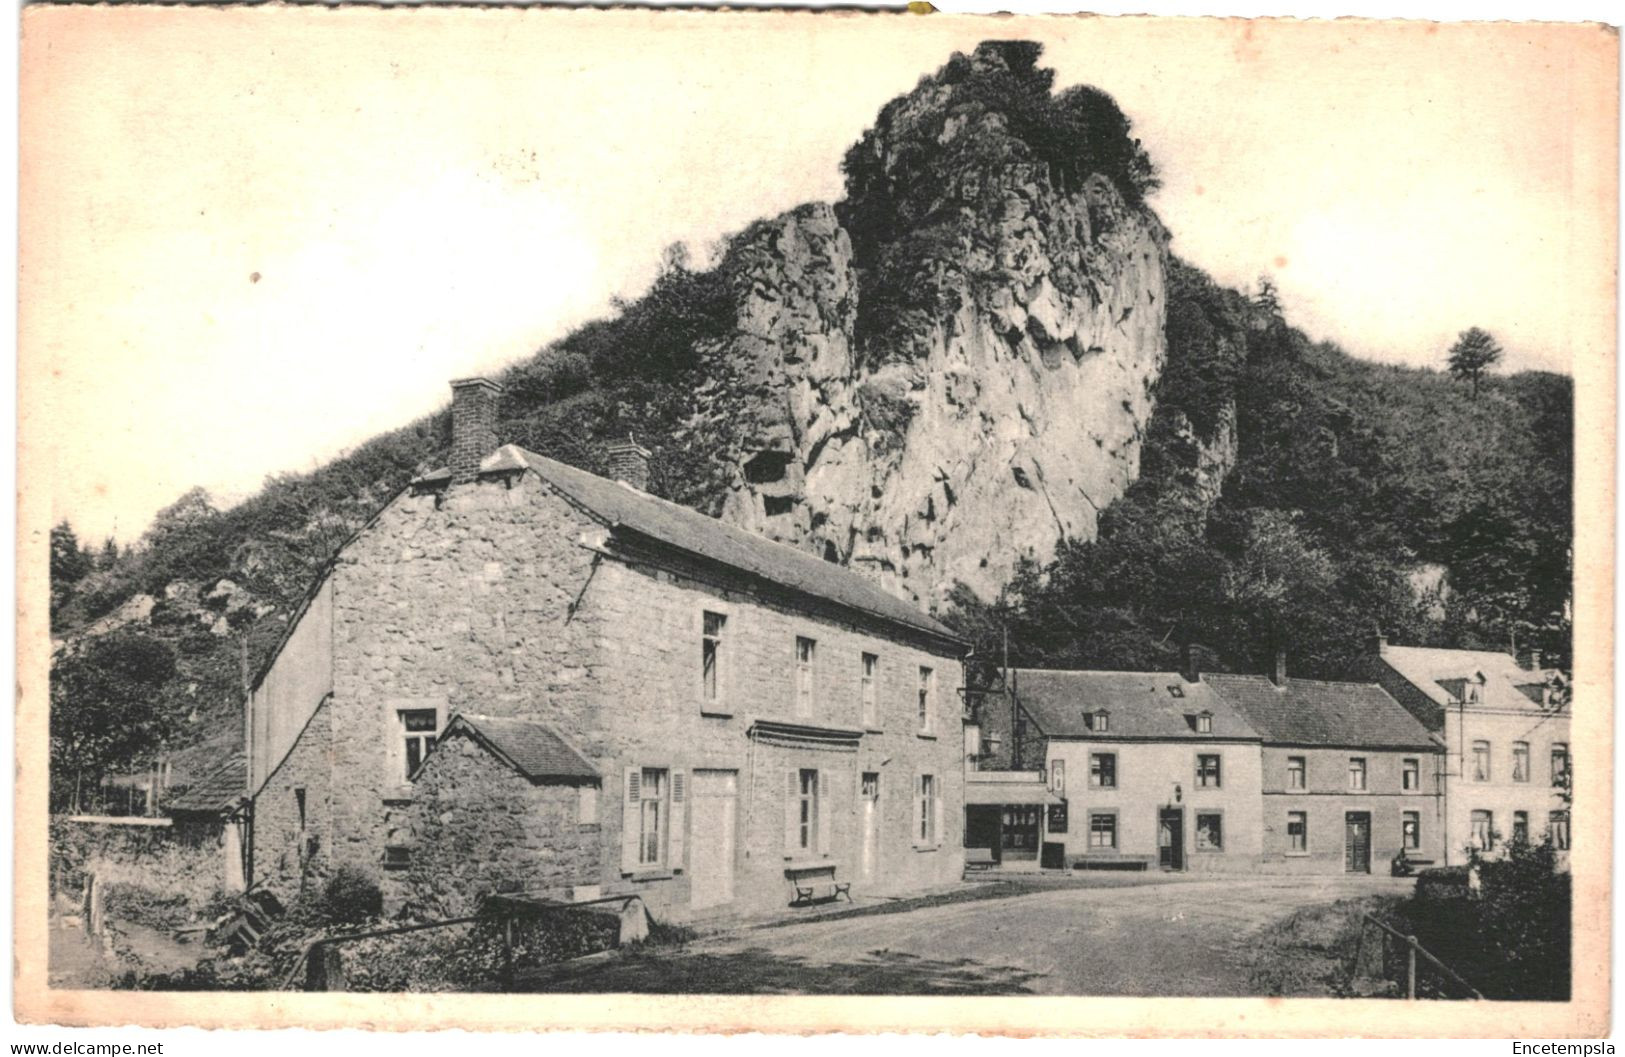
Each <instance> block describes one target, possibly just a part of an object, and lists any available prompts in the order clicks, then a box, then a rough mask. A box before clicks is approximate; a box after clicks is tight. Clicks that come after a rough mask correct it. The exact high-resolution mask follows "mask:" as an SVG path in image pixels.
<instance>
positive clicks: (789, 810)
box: [784, 767, 801, 858]
mask: <svg viewBox="0 0 1625 1057" xmlns="http://www.w3.org/2000/svg"><path fill="white" fill-rule="evenodd" d="M784 774H785V778H786V779H787V780H786V782H785V785H784V855H785V858H794V857H795V855H796V853H797V852H798V851H800V850H801V812H800V800H799V793H800V789H799V788H798V782H799V781H800V778H801V776H800V775H799V774H798V773H797V772H796V769H795V768H794V767H792V768H790V769H789V770H788V771H786V772H784Z"/></svg>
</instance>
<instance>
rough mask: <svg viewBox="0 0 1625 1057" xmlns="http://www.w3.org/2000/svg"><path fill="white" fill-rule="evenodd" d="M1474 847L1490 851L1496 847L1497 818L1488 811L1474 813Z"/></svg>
mask: <svg viewBox="0 0 1625 1057" xmlns="http://www.w3.org/2000/svg"><path fill="white" fill-rule="evenodd" d="M1470 832H1471V833H1472V840H1473V847H1475V848H1477V849H1478V850H1479V851H1489V850H1490V849H1491V848H1493V847H1495V816H1494V815H1491V814H1490V813H1489V812H1488V811H1474V812H1473V816H1472V829H1471V830H1470Z"/></svg>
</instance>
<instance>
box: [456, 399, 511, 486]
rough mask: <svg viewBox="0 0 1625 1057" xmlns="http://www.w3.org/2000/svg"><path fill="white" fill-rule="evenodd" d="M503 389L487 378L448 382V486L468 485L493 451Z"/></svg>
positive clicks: (475, 477)
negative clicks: (449, 474) (481, 463)
mask: <svg viewBox="0 0 1625 1057" xmlns="http://www.w3.org/2000/svg"><path fill="white" fill-rule="evenodd" d="M501 399H502V386H500V385H498V384H497V383H496V382H493V381H491V380H490V379H489V378H459V379H457V380H456V381H455V382H452V383H451V483H452V484H454V485H458V484H471V483H473V481H474V480H476V479H477V478H478V477H479V475H480V462H481V460H483V459H484V458H485V457H486V456H487V455H489V454H491V453H492V452H493V451H495V450H496V446H497V404H498V402H499V401H501Z"/></svg>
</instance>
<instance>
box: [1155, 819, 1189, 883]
mask: <svg viewBox="0 0 1625 1057" xmlns="http://www.w3.org/2000/svg"><path fill="white" fill-rule="evenodd" d="M1157 864H1158V865H1159V866H1161V867H1162V868H1163V869H1164V870H1183V869H1184V868H1185V809H1184V808H1182V807H1165V808H1163V809H1162V810H1161V811H1159V812H1157Z"/></svg>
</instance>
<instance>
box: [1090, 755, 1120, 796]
mask: <svg viewBox="0 0 1625 1057" xmlns="http://www.w3.org/2000/svg"><path fill="white" fill-rule="evenodd" d="M1089 784H1090V785H1091V786H1093V787H1094V788H1096V789H1116V788H1117V754H1116V753H1115V752H1092V753H1090V754H1089Z"/></svg>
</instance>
